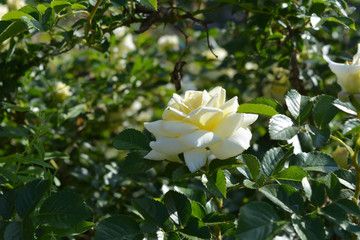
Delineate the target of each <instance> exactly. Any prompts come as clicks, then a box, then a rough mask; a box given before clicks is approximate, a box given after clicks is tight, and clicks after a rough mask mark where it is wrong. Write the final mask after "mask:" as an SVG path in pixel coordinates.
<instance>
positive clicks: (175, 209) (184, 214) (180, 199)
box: [163, 190, 192, 225]
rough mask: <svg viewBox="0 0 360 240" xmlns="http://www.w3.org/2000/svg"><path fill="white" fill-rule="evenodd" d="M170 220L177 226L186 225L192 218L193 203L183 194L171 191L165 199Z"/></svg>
mask: <svg viewBox="0 0 360 240" xmlns="http://www.w3.org/2000/svg"><path fill="white" fill-rule="evenodd" d="M163 201H164V205H165V207H166V208H167V210H168V213H169V215H170V218H171V219H172V220H173V221H174V222H175V223H177V224H181V225H185V224H186V223H187V221H188V220H189V218H190V216H191V212H192V209H191V203H190V201H189V199H188V198H187V197H186V196H185V195H184V194H182V193H179V192H176V191H173V190H170V191H168V192H167V193H166V194H165V196H164V197H163Z"/></svg>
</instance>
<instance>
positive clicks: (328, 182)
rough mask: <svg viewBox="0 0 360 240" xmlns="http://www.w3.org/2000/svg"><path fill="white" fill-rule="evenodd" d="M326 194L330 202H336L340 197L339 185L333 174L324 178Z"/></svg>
mask: <svg viewBox="0 0 360 240" xmlns="http://www.w3.org/2000/svg"><path fill="white" fill-rule="evenodd" d="M325 186H326V193H327V195H328V196H329V198H330V199H331V200H336V199H338V198H339V196H340V191H341V184H340V181H339V179H338V178H337V177H336V175H335V174H334V173H332V172H331V173H329V174H328V175H327V176H326V178H325Z"/></svg>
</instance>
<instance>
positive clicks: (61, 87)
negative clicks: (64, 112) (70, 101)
mask: <svg viewBox="0 0 360 240" xmlns="http://www.w3.org/2000/svg"><path fill="white" fill-rule="evenodd" d="M55 95H56V97H57V98H58V99H60V100H61V101H64V100H65V99H66V98H68V97H70V96H71V95H72V92H71V91H70V86H68V85H66V84H65V83H63V82H56V86H55Z"/></svg>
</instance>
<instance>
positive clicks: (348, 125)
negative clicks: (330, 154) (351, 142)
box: [342, 118, 360, 135]
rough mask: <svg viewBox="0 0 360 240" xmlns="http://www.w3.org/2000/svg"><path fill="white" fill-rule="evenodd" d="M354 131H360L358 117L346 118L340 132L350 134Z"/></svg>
mask: <svg viewBox="0 0 360 240" xmlns="http://www.w3.org/2000/svg"><path fill="white" fill-rule="evenodd" d="M355 133H360V119H357V118H354V119H349V120H347V121H346V122H345V124H344V128H343V131H342V134H343V135H350V134H355Z"/></svg>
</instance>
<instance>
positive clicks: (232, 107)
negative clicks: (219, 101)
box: [220, 97, 239, 116]
mask: <svg viewBox="0 0 360 240" xmlns="http://www.w3.org/2000/svg"><path fill="white" fill-rule="evenodd" d="M238 108H239V102H238V97H233V98H232V99H230V100H229V101H227V102H226V103H224V104H223V105H221V107H220V109H221V110H223V111H224V116H226V115H227V114H231V113H236V112H237V110H238Z"/></svg>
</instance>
